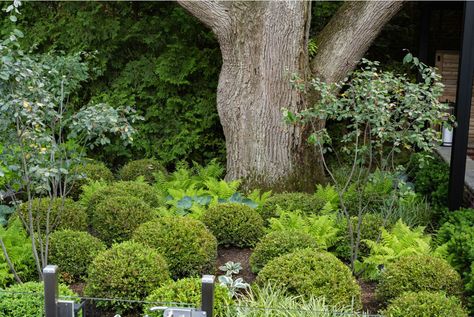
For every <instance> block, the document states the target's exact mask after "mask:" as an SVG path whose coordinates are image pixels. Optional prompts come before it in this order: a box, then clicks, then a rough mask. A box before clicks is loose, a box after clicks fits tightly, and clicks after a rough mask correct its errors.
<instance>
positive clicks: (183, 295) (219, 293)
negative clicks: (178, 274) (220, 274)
mask: <svg viewBox="0 0 474 317" xmlns="http://www.w3.org/2000/svg"><path fill="white" fill-rule="evenodd" d="M146 301H147V302H156V304H155V305H154V304H146V305H145V307H144V309H143V313H144V314H148V316H150V317H153V316H156V317H161V316H162V314H163V313H161V312H150V310H149V309H150V308H151V307H153V306H162V305H166V304H168V305H175V304H174V303H186V304H192V305H193V306H194V307H199V306H201V279H200V278H184V279H181V280H177V281H176V282H175V281H170V282H169V283H167V284H165V285H163V286H161V287H160V288H158V289H156V290H154V291H153V292H152V293H151V294H150V296H148V297H147V298H146ZM232 304H233V300H232V298H231V297H230V295H229V291H228V290H227V288H226V287H225V286H221V285H216V287H215V289H214V316H216V317H224V316H225V312H226V307H227V306H229V305H232Z"/></svg>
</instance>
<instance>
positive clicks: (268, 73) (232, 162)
mask: <svg viewBox="0 0 474 317" xmlns="http://www.w3.org/2000/svg"><path fill="white" fill-rule="evenodd" d="M179 3H180V4H181V5H182V6H183V7H184V8H186V9H187V10H188V11H190V12H191V13H192V14H193V15H194V16H196V17H197V18H199V19H200V20H201V21H202V22H203V23H205V24H206V25H207V26H209V27H210V28H211V29H212V30H213V32H214V33H215V34H216V36H217V38H218V41H219V44H220V48H221V51H222V60H223V64H222V70H221V73H220V77H219V85H218V92H217V108H218V111H219V117H220V119H221V124H222V127H223V129H224V134H225V137H226V147H227V178H228V179H237V178H241V179H244V180H245V182H246V184H247V186H250V187H255V186H259V187H263V188H272V189H274V190H313V189H314V183H315V182H316V181H318V180H321V179H322V166H321V163H320V160H319V159H318V155H317V154H316V153H315V152H314V150H313V148H312V147H310V146H308V144H307V142H306V138H307V133H308V132H307V131H304V130H302V129H301V128H300V127H296V126H289V125H286V124H285V123H284V122H283V116H282V111H281V109H282V108H288V109H290V110H293V111H296V110H301V109H304V108H305V107H306V106H307V104H308V100H305V99H304V98H303V97H304V96H303V95H301V94H300V93H298V92H297V91H296V90H294V89H292V88H291V86H290V76H291V74H298V75H300V76H302V77H303V78H305V77H307V76H308V75H309V61H308V55H307V43H308V34H309V25H310V16H311V7H310V6H311V2H309V1H264V2H262V1H258V2H254V1H229V2H219V1H182V0H181V1H179ZM388 3H394V2H388ZM376 4H377V3H376ZM348 6H349V7H348ZM375 7H377V6H376V5H374V4H372V5H363V6H362V5H357V4H348V5H343V6H342V8H341V11H342V12H350V11H351V10H354V11H355V14H356V17H355V18H352V19H349V21H350V22H352V23H356V24H355V25H356V27H354V28H353V30H354V32H351V33H350V34H351V36H353V37H355V38H357V36H358V34H357V31H358V30H359V28H360V25H364V24H368V28H369V29H370V30H371V32H364V33H363V35H364V36H368V37H369V38H368V39H364V41H362V40H360V39H359V41H360V43H361V48H359V49H357V50H352V51H350V50H344V52H346V51H347V52H348V53H351V54H352V55H348V56H347V57H346V58H347V59H349V60H352V59H355V58H360V57H359V55H360V52H362V54H363V52H365V50H366V49H367V48H368V46H369V44H370V43H371V42H372V41H373V39H374V38H375V36H376V35H377V34H378V32H379V31H380V29H381V26H383V24H385V22H386V21H388V19H389V18H390V17H391V15H393V14H394V13H395V12H396V10H395V9H394V7H390V6H384V7H383V8H380V9H379V10H378V11H377V12H378V13H375V14H372V15H370V14H369V15H368V14H367V13H368V12H370V11H371V10H372V9H373V8H375ZM387 8H389V9H387ZM384 10H385V11H384ZM386 10H391V12H392V13H390V14H387V13H386ZM341 11H340V12H341ZM382 13H383V14H382ZM367 16H368V17H370V19H375V20H377V19H378V16H380V18H379V19H378V21H379V20H380V21H379V22H378V23H373V21H372V20H367ZM342 17H345V16H344V15H342ZM361 18H363V19H364V21H363V22H360V21H359V19H361ZM382 20H383V21H382ZM372 25H373V26H372ZM347 27H348V25H347V24H346V22H345V21H340V23H338V24H336V25H335V26H333V27H332V31H331V32H333V33H334V34H335V35H337V36H341V32H342V33H344V28H347ZM328 32H329V31H328ZM323 33H324V31H323ZM324 39H325V40H326V41H327V44H324V45H327V46H328V47H330V48H329V49H328V50H330V49H336V50H337V47H336V48H333V47H331V46H330V44H331V34H326V35H324ZM332 40H335V38H333V39H332ZM354 43H356V44H354ZM351 45H357V40H354V41H352V40H351ZM328 50H325V49H324V47H320V51H321V52H327V51H328ZM334 54H336V55H337V54H338V53H337V52H334ZM324 58H327V54H326V53H325V54H324ZM341 63H342V64H344V65H345V64H346V62H345V61H341V59H340V58H338V59H335V60H334V61H333V60H331V58H329V59H327V60H326V62H325V63H324V62H323V63H321V62H316V63H315V64H313V67H314V68H316V69H317V70H318V73H319V74H323V75H325V74H326V73H327V72H326V71H325V69H326V68H328V69H329V65H331V67H335V69H336V70H335V71H332V73H331V74H333V73H336V74H337V75H339V76H335V75H334V76H333V75H331V76H328V77H327V78H329V79H331V80H332V79H334V78H339V77H340V75H341V74H343V73H344V74H345V73H347V71H348V70H350V68H351V67H354V65H355V63H349V64H350V65H352V66H350V67H344V66H341V65H340V64H341ZM331 69H332V68H331ZM338 71H339V72H338Z"/></svg>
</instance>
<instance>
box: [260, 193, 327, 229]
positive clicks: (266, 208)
mask: <svg viewBox="0 0 474 317" xmlns="http://www.w3.org/2000/svg"><path fill="white" fill-rule="evenodd" d="M326 203H327V201H324V200H323V199H320V198H319V197H318V196H313V195H310V194H307V193H282V194H275V195H273V196H271V197H269V198H268V199H267V200H266V202H265V204H264V205H263V206H262V208H261V210H260V214H261V215H262V218H263V219H264V220H265V222H268V220H269V219H270V218H275V217H278V216H280V215H279V213H278V211H279V209H278V208H280V210H285V211H297V210H299V211H301V212H302V213H303V214H306V215H311V214H318V213H319V212H320V211H321V209H322V208H323V206H324V205H325V204H326Z"/></svg>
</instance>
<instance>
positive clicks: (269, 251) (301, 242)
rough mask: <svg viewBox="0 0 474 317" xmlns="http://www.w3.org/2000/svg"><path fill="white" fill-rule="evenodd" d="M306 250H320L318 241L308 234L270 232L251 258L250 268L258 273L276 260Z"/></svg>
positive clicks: (257, 246) (258, 244)
mask: <svg viewBox="0 0 474 317" xmlns="http://www.w3.org/2000/svg"><path fill="white" fill-rule="evenodd" d="M305 248H311V249H317V248H318V244H317V243H316V240H315V239H314V238H313V237H311V236H310V235H309V234H307V233H301V232H292V233H291V234H289V233H288V232H286V231H275V232H270V233H269V234H267V235H266V236H265V237H263V238H262V240H260V242H259V243H257V245H256V246H255V249H254V250H253V252H252V255H251V256H250V267H251V269H252V272H254V273H258V272H260V270H261V269H262V268H263V267H264V266H265V265H266V264H267V263H268V262H269V261H271V260H273V259H274V258H277V257H279V256H281V255H284V254H287V253H291V252H293V251H296V250H297V249H305Z"/></svg>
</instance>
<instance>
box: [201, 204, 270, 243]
mask: <svg viewBox="0 0 474 317" xmlns="http://www.w3.org/2000/svg"><path fill="white" fill-rule="evenodd" d="M203 222H204V224H205V225H206V226H207V227H208V228H209V230H210V231H211V232H212V233H213V234H214V236H215V237H216V238H217V242H218V243H219V245H223V246H235V247H240V248H245V247H253V246H255V244H257V242H258V240H259V239H260V238H261V237H262V236H263V233H264V232H263V220H262V217H261V216H260V215H259V214H258V212H257V211H255V210H254V209H252V208H250V207H249V206H246V205H242V204H237V203H231V204H228V203H226V204H217V205H214V206H211V207H209V209H207V210H206V211H205V213H204V215H203Z"/></svg>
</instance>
